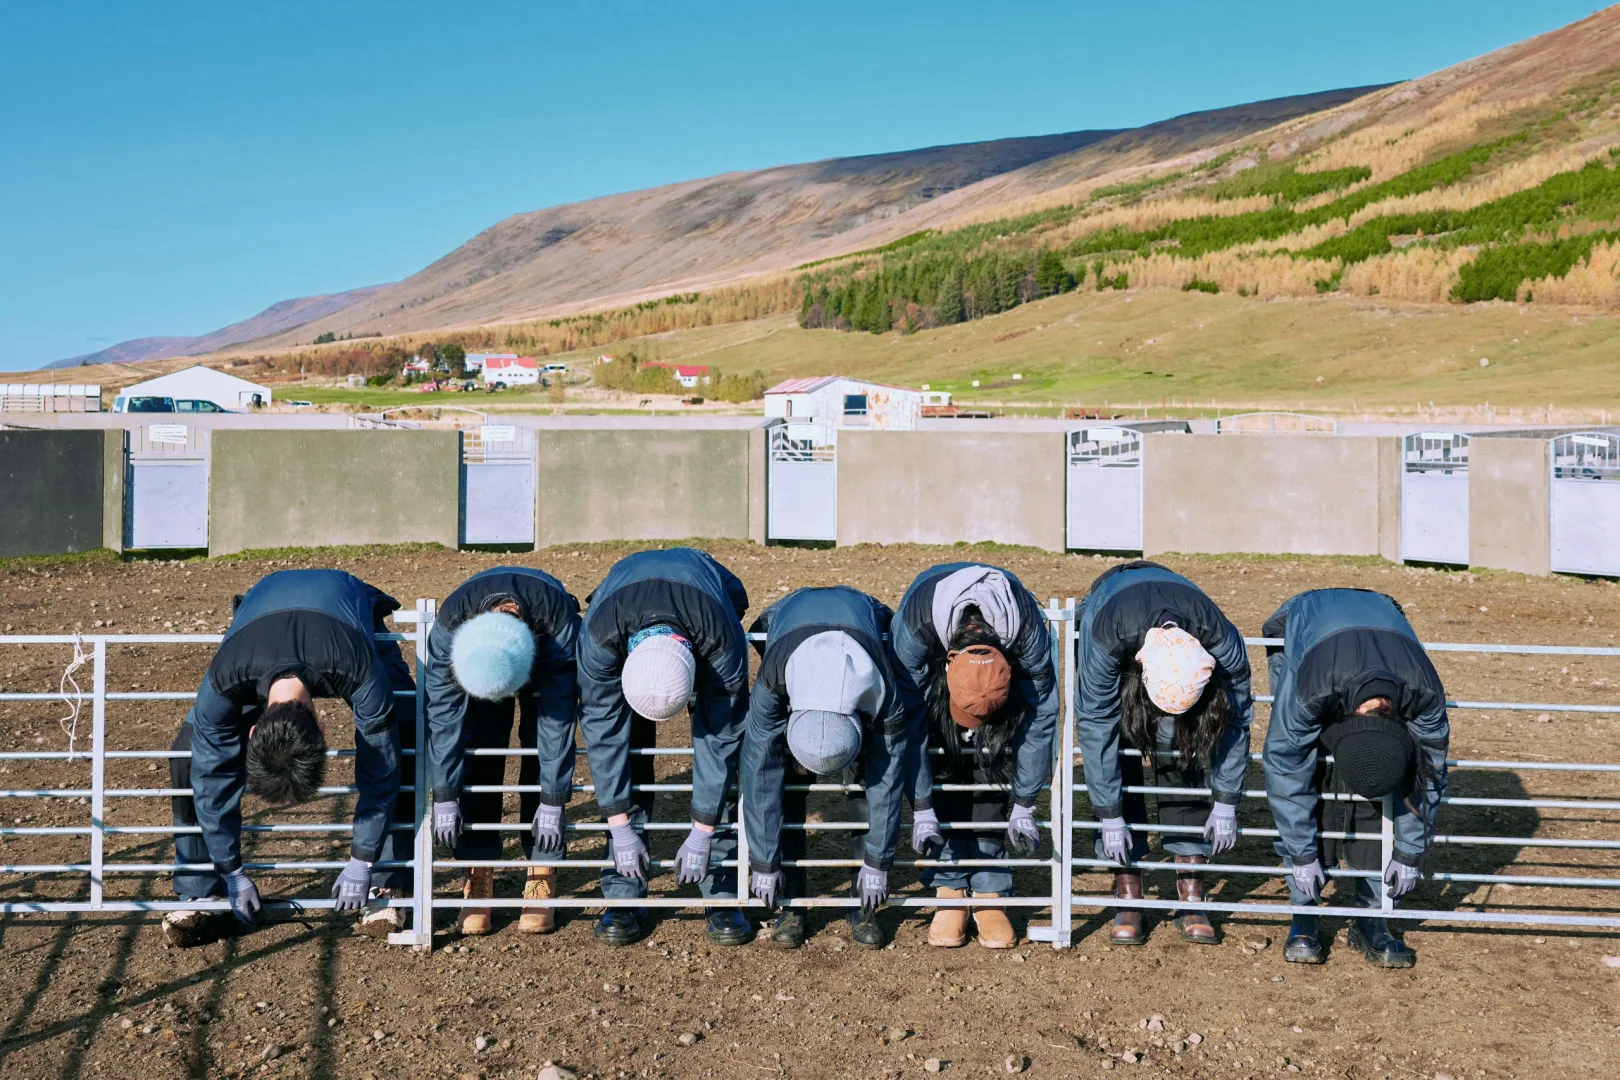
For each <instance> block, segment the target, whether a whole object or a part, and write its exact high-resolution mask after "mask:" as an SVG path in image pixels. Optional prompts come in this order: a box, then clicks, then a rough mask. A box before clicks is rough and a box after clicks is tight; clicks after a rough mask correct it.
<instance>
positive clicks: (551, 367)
mask: <svg viewBox="0 0 1620 1080" xmlns="http://www.w3.org/2000/svg"><path fill="white" fill-rule="evenodd" d="M553 371H554V372H556V373H557V374H559V375H566V374H568V365H567V364H547V365H546V366H545V367H543V368H541V369H540V374H542V375H545V374H547V373H549V372H553Z"/></svg>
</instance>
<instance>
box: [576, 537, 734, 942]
mask: <svg viewBox="0 0 1620 1080" xmlns="http://www.w3.org/2000/svg"><path fill="white" fill-rule="evenodd" d="M587 603H588V604H589V605H590V606H589V608H588V609H587V610H586V612H585V621H584V626H583V632H582V633H581V635H580V638H579V647H578V649H577V653H578V659H579V694H580V711H579V723H580V731H581V733H582V734H583V735H584V738H585V755H586V758H587V760H588V761H589V762H590V766H591V779H592V781H593V782H594V783H595V785H596V801H597V805H598V807H599V808H600V809H601V812H602V816H603V817H605V818H606V819H607V824H608V827H609V832H610V836H611V844H610V846H611V850H612V857H613V867H612V868H611V869H607V870H604V871H603V872H602V895H603V896H604V897H606V898H607V899H610V900H615V899H617V900H623V899H639V898H642V897H645V896H646V895H647V873H648V869H649V867H650V864H651V859H650V856H649V855H648V852H647V845H646V842H645V841H644V840H643V839H642V837H641V834H640V832H639V831H638V829H637V826H640V825H645V824H646V822H647V819H648V818H649V817H651V815H652V804H653V796H652V793H651V792H649V791H646V790H645V789H646V786H647V785H649V784H651V783H652V782H653V775H654V774H653V759H652V758H651V757H647V756H636V757H632V756H631V751H632V750H640V749H647V748H651V747H652V746H654V745H655V744H656V742H657V739H656V725H657V724H659V723H662V722H664V721H667V720H673V719H674V718H675V717H677V716H679V715H680V714H681V712H682V711H683V710H685V709H687V706H688V703H689V702H690V703H691V709H690V715H691V720H692V804H691V814H692V828H691V831H690V833H689V834H688V835H687V837H686V840H685V841H684V842H683V843H682V844H681V847H680V850H679V851H678V852H676V855H675V862H676V871H675V874H676V880H677V881H678V882H680V883H681V884H683V885H691V884H696V885H698V886H699V888H700V889H701V891H702V894H703V896H705V897H707V898H713V899H729V898H735V897H736V895H737V871H736V869H735V867H724V866H721V865H719V864H720V863H721V862H722V861H725V860H730V859H734V858H735V856H736V849H737V837H736V833H735V831H734V830H733V829H732V828H731V827H730V823H731V822H732V821H733V820H734V819H735V811H736V798H735V796H734V795H733V794H731V788H732V785H733V783H734V782H735V780H736V776H737V756H738V754H739V753H740V751H741V749H742V729H743V715H744V713H745V711H746V710H747V707H748V639H747V636H746V635H745V634H744V633H743V628H742V621H741V620H742V616H743V613H744V612H745V611H747V610H748V594H747V592H746V591H745V590H744V589H743V585H742V582H740V581H738V580H737V578H736V575H734V574H732V573H731V571H729V570H727V569H726V568H725V567H723V566H721V565H720V564H719V563H718V562H717V561H715V559H714V558H713V557H712V556H710V555H708V554H706V553H704V552H701V551H697V550H695V549H693V548H667V549H664V550H660V551H642V552H637V553H636V554H634V555H627V556H625V557H624V558H623V559H620V560H619V561H618V562H617V563H615V564H614V565H613V568H612V569H611V570H609V571H608V575H607V577H606V578H604V579H603V581H602V584H600V585H598V586H597V587H596V591H595V592H593V593H592V594H591V595H590V597H589V598H588V599H587ZM632 785H634V786H635V787H638V788H641V789H642V790H640V791H637V792H635V793H634V794H632V790H631V789H632ZM717 827H720V828H719V829H718V830H717ZM645 931H646V923H645V921H644V920H643V919H642V917H641V915H640V913H639V912H637V911H636V910H634V909H632V908H630V907H610V908H608V909H607V910H606V911H605V912H604V913H603V915H602V918H601V919H600V920H599V921H598V922H597V924H596V927H595V930H594V933H595V935H596V939H597V940H598V941H602V942H605V943H607V944H610V945H628V944H630V943H631V942H633V941H635V940H637V939H638V938H639V937H641V935H642V934H643V933H644V932H645ZM708 933H709V939H710V940H711V941H714V942H716V943H717V944H721V945H742V944H746V943H747V942H748V941H749V940H750V939H751V938H752V937H753V925H752V924H751V923H750V922H749V921H748V919H747V917H746V916H744V915H743V913H742V912H741V911H739V910H737V909H736V908H734V907H732V908H716V909H714V910H712V911H711V912H710V913H709V918H708Z"/></svg>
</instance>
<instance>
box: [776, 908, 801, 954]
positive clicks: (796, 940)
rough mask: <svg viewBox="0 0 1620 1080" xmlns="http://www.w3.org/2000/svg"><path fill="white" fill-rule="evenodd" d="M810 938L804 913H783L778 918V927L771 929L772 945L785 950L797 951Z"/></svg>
mask: <svg viewBox="0 0 1620 1080" xmlns="http://www.w3.org/2000/svg"><path fill="white" fill-rule="evenodd" d="M808 936H809V933H808V927H806V926H805V920H804V912H802V911H784V912H782V914H780V915H778V916H777V917H776V925H775V926H773V927H771V944H772V945H780V946H781V947H782V948H784V949H797V948H798V947H799V946H800V945H803V944H804V941H805V938H807V937H808Z"/></svg>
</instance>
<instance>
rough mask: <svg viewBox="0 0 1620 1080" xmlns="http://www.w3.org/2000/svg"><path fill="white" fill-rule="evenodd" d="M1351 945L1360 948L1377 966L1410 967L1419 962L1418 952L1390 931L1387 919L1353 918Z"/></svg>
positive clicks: (1363, 954)
mask: <svg viewBox="0 0 1620 1080" xmlns="http://www.w3.org/2000/svg"><path fill="white" fill-rule="evenodd" d="M1350 947H1351V948H1352V949H1360V950H1361V955H1362V956H1365V957H1366V958H1367V959H1368V961H1369V962H1371V963H1372V964H1374V965H1375V966H1377V967H1384V968H1409V967H1411V966H1412V965H1414V964H1416V963H1417V954H1416V953H1414V952H1413V951H1412V950H1411V949H1409V948H1407V947H1406V943H1405V942H1404V941H1402V940H1401V939H1400V938H1398V937H1396V936H1395V935H1394V934H1392V933H1390V932H1389V922H1388V920H1385V919H1351V920H1350Z"/></svg>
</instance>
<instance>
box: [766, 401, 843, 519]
mask: <svg viewBox="0 0 1620 1080" xmlns="http://www.w3.org/2000/svg"><path fill="white" fill-rule="evenodd" d="M767 458H768V461H767V463H766V474H765V499H766V504H767V505H766V515H765V536H766V538H767V539H770V540H837V539H838V429H837V428H836V427H834V426H833V425H831V424H778V425H777V426H775V427H773V428H771V432H770V443H769V450H768V451H767Z"/></svg>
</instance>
